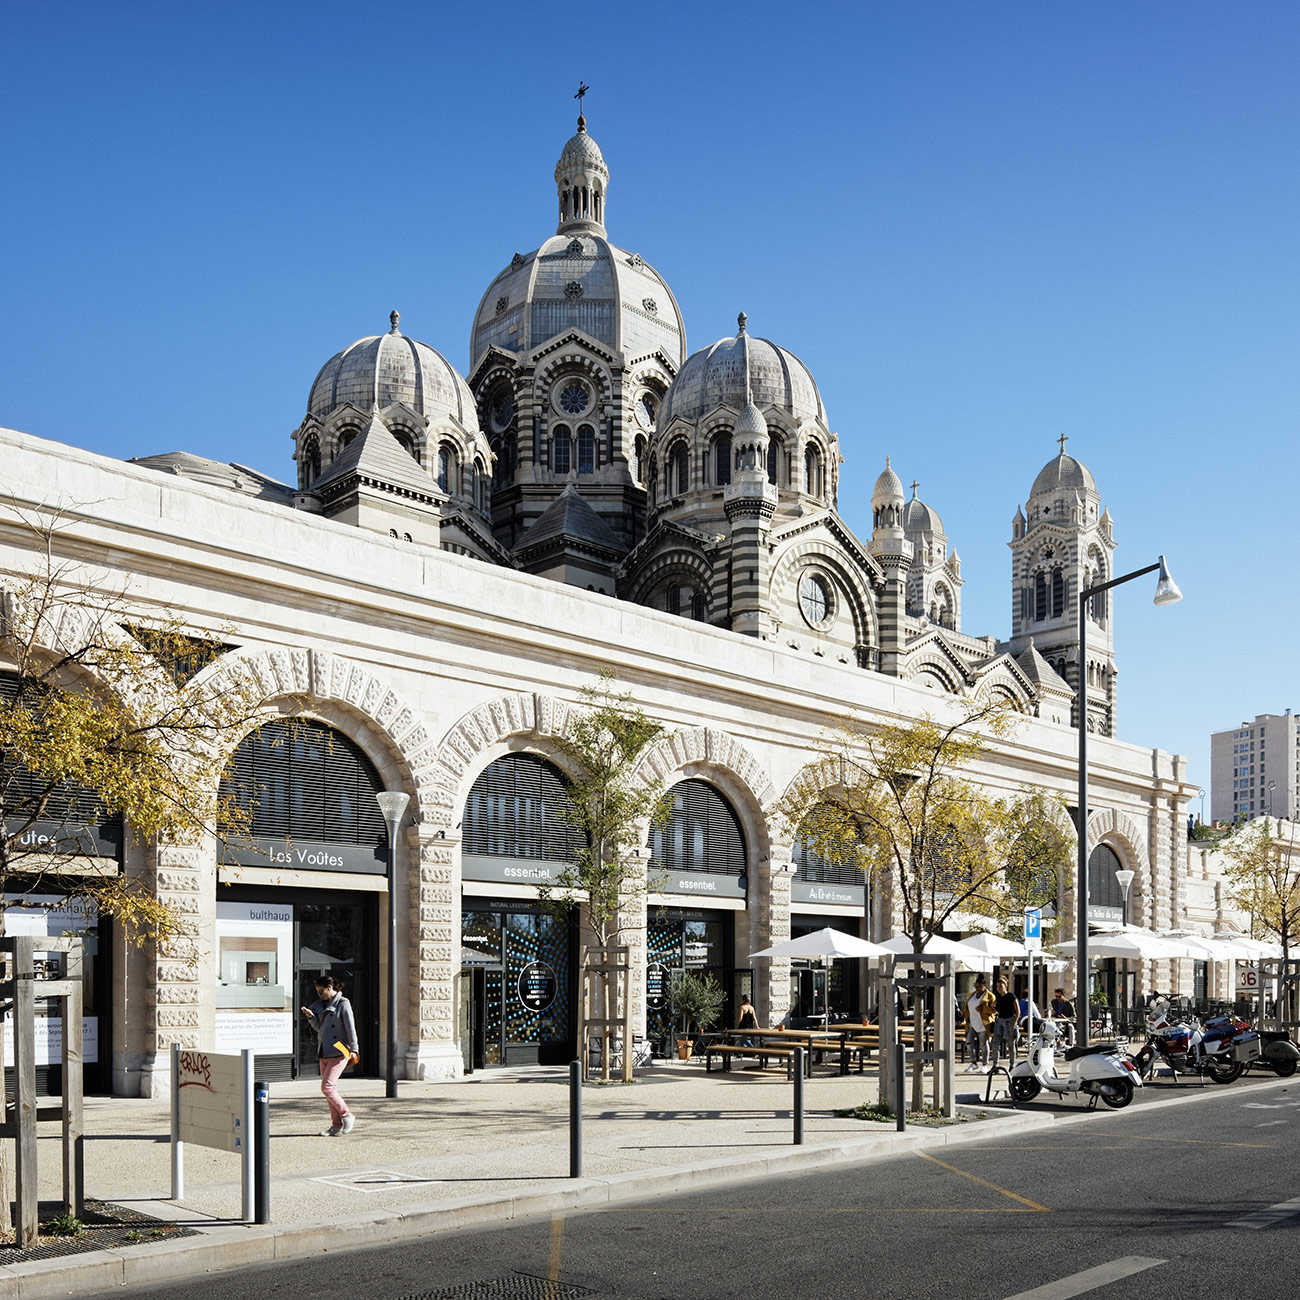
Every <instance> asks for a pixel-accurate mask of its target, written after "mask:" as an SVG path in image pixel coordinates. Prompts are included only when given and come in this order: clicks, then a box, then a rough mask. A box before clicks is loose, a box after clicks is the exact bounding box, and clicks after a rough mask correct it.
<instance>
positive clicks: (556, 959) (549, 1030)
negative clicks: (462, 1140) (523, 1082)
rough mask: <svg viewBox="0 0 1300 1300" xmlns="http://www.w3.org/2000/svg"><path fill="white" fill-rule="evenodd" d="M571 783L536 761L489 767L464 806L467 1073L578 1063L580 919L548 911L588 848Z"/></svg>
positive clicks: (509, 758) (528, 758)
mask: <svg viewBox="0 0 1300 1300" xmlns="http://www.w3.org/2000/svg"><path fill="white" fill-rule="evenodd" d="M565 801H566V796H565V783H564V777H563V775H562V774H561V772H560V771H559V769H558V768H556V767H555V766H554V765H553V764H552V763H549V762H547V761H546V759H544V758H541V757H539V756H538V755H536V754H527V753H516V754H506V755H505V756H503V757H502V758H499V759H497V760H496V762H494V763H492V764H490V765H489V766H488V767H486V768H485V769H484V770H483V771H482V772H481V773H480V774H479V777H478V779H477V780H476V781H475V782H474V785H473V786H472V788H471V789H470V792H469V798H468V799H467V800H466V803H465V818H464V825H463V834H462V839H461V881H462V891H463V893H462V900H461V954H460V958H461V959H460V996H459V1004H460V1042H461V1052H462V1057H463V1059H464V1064H465V1068H466V1070H476V1069H482V1068H484V1067H487V1066H494V1065H529V1064H541V1065H556V1064H561V1063H563V1062H567V1061H570V1060H572V1059H573V1056H574V1054H575V1052H576V1050H577V1048H576V1045H575V1038H574V1024H575V1013H576V1010H577V1007H576V996H577V994H576V988H577V980H576V975H577V972H576V962H577V943H576V941H575V928H576V922H577V917H576V910H574V911H570V912H569V913H568V914H567V915H557V914H554V913H552V912H550V911H548V910H547V909H546V908H545V907H543V906H542V905H541V904H540V903H539V902H538V901H537V894H536V886H537V885H538V884H543V883H546V882H549V881H554V880H555V879H556V877H557V876H558V874H559V873H560V872H561V871H562V870H563V869H564V868H565V867H566V866H567V865H569V864H570V863H571V862H572V861H573V859H574V853H575V852H576V849H577V846H578V845H579V844H580V843H581V841H580V839H579V838H578V832H577V831H576V830H575V829H574V828H573V827H572V826H571V825H570V824H569V823H568V822H567V821H565V819H564V806H565Z"/></svg>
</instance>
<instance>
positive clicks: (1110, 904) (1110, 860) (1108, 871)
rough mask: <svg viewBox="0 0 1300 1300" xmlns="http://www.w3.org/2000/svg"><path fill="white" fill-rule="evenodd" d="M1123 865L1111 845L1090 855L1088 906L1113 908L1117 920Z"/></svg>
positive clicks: (1119, 913)
mask: <svg viewBox="0 0 1300 1300" xmlns="http://www.w3.org/2000/svg"><path fill="white" fill-rule="evenodd" d="M1090 729H1091V728H1090ZM1123 865H1124V864H1123V863H1122V862H1121V861H1120V860H1119V855H1118V854H1117V853H1116V852H1115V850H1114V849H1112V848H1111V847H1110V845H1109V844H1098V845H1097V847H1096V848H1095V849H1093V851H1092V852H1091V853H1090V854H1089V855H1088V906H1089V908H1094V907H1106V908H1113V909H1114V910H1115V912H1116V916H1115V920H1119V919H1120V918H1121V916H1122V915H1123V907H1124V890H1123V888H1122V887H1121V885H1120V883H1119V881H1118V880H1117V879H1116V878H1115V873H1116V872H1117V871H1119V870H1120V869H1121V868H1122V867H1123Z"/></svg>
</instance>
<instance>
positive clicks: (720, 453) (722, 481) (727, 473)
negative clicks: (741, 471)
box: [713, 434, 731, 487]
mask: <svg viewBox="0 0 1300 1300" xmlns="http://www.w3.org/2000/svg"><path fill="white" fill-rule="evenodd" d="M713 481H714V483H715V484H716V485H717V486H718V487H726V486H727V484H728V483H730V482H731V439H730V438H728V437H727V436H726V435H725V434H723V435H722V437H720V438H718V439H717V440H716V441H715V442H714V444H713Z"/></svg>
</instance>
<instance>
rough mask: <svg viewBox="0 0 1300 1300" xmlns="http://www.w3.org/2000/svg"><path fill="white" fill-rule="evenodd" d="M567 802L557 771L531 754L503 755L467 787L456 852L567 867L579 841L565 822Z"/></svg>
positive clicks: (576, 833)
mask: <svg viewBox="0 0 1300 1300" xmlns="http://www.w3.org/2000/svg"><path fill="white" fill-rule="evenodd" d="M567 802H568V795H567V794H566V792H565V784H564V778H563V777H562V776H561V775H560V773H559V771H558V769H556V768H555V767H554V766H552V765H551V764H550V763H548V762H547V761H546V760H545V759H544V758H539V757H538V756H537V755H536V754H507V755H505V757H504V758H499V759H497V761H496V762H495V763H492V764H490V765H489V766H488V767H486V768H485V769H484V770H483V771H482V772H481V773H480V774H479V777H478V780H477V781H475V782H474V784H473V786H472V787H471V788H470V792H469V798H468V799H467V800H466V801H465V821H464V826H463V827H462V835H461V852H462V853H468V854H471V855H473V856H475V857H484V858H541V859H543V860H545V861H548V862H572V861H573V859H574V857H575V855H576V854H577V852H578V849H579V847H580V846H581V843H582V839H581V836H580V835H579V833H578V831H577V830H576V829H575V828H574V827H573V826H572V825H570V824H569V823H568V822H567V821H565V819H564V808H565V805H566V803H567Z"/></svg>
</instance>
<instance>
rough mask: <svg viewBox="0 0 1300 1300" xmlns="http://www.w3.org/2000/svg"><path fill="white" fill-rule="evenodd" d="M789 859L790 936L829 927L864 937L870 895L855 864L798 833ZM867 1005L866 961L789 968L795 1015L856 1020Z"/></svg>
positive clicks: (868, 914) (845, 961)
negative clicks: (832, 855) (827, 852)
mask: <svg viewBox="0 0 1300 1300" xmlns="http://www.w3.org/2000/svg"><path fill="white" fill-rule="evenodd" d="M791 857H792V858H793V860H794V864H795V876H794V879H793V880H792V881H791V882H790V937H791V938H792V939H797V938H799V937H800V936H801V935H805V934H813V933H815V932H816V931H818V930H823V929H827V928H829V929H833V930H843V931H844V933H845V934H852V935H856V936H857V937H858V938H861V939H865V938H868V937H869V936H868V934H867V927H868V917H869V916H870V907H869V894H868V890H867V886H866V880H865V877H864V875H863V872H862V871H861V869H860V868H859V867H858V866H857V864H856V863H855V862H853V861H838V860H835V859H832V858H828V857H826V856H824V855H823V854H821V853H819V852H818V851H817V849H816V847H815V845H814V844H813V842H812V841H811V840H810V839H807V838H805V837H804V836H803V835H799V836H796V838H795V841H794V846H793V849H792V852H791ZM865 1005H866V963H865V962H862V961H858V960H844V961H834V962H829V963H827V964H826V965H818V966H812V965H809V966H806V967H804V968H802V969H799V968H792V969H791V971H790V1013H791V1015H793V1016H806V1017H814V1016H817V1017H820V1016H825V1015H828V1014H829V1015H832V1016H833V1015H847V1016H850V1017H851V1018H853V1019H858V1018H859V1017H860V1016H861V1014H862V1009H863V1007H864V1006H865Z"/></svg>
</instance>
